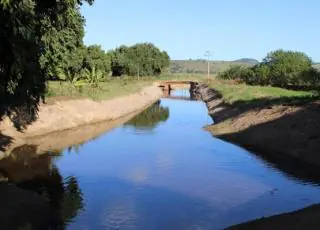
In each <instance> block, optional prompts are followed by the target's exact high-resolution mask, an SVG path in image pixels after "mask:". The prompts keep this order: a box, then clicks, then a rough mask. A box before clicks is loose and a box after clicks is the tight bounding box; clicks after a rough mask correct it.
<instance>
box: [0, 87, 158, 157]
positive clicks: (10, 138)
mask: <svg viewBox="0 0 320 230" xmlns="http://www.w3.org/2000/svg"><path fill="white" fill-rule="evenodd" d="M161 95H162V91H161V90H160V89H159V87H157V85H152V86H148V87H145V88H144V89H143V90H141V91H140V92H139V93H135V94H131V95H128V96H124V97H119V98H115V99H111V100H106V101H100V102H98V101H92V100H89V99H79V100H61V101H59V100H58V101H55V102H54V103H53V104H45V105H41V106H40V110H39V118H38V119H37V121H36V122H34V123H32V124H31V125H30V126H28V127H27V129H26V130H24V131H23V132H19V131H17V130H16V129H15V128H14V126H13V124H12V123H11V121H10V120H9V119H8V118H5V119H4V120H3V121H2V122H1V123H0V135H1V137H0V139H1V142H2V143H0V144H2V147H3V146H4V145H5V144H9V143H11V144H9V145H8V147H6V148H2V150H4V149H6V150H7V149H8V148H12V147H14V146H17V145H23V144H28V145H30V144H31V145H34V144H36V145H39V144H40V145H41V144H42V146H40V148H39V149H40V150H41V151H43V150H49V149H50V148H55V149H59V148H61V147H67V146H68V145H70V144H72V143H71V142H74V141H76V140H71V139H72V138H73V137H74V136H75V135H74V134H75V133H74V132H76V133H78V134H79V133H80V134H81V135H80V136H81V137H83V138H79V135H77V138H76V139H77V142H79V141H85V139H89V138H93V137H94V136H96V135H97V134H99V133H101V132H103V130H107V129H109V128H112V127H113V126H115V125H116V124H118V123H119V122H117V121H116V120H118V119H120V118H122V119H121V121H120V122H124V121H126V120H128V119H130V118H131V117H132V116H133V115H135V114H136V113H138V112H139V111H141V110H142V109H144V108H146V107H147V106H149V105H150V104H152V103H153V102H155V101H157V100H158V99H159V98H160V97H161ZM123 119H124V120H123ZM106 121H113V123H105V122H106ZM101 122H102V123H101ZM96 123H100V124H98V125H92V126H90V125H91V124H96ZM88 125H89V126H88ZM82 126H83V127H82ZM75 128H77V130H79V131H75V130H73V129H75ZM61 131H64V132H63V133H61ZM57 132H58V133H57ZM46 139H48V140H49V141H45V140H46ZM73 139H74V138H73ZM53 140H56V141H53ZM12 143H13V144H12ZM61 143H62V144H61ZM56 144H58V145H59V146H57V145H56ZM74 144H76V143H74ZM46 145H49V146H46ZM50 146H51V147H50ZM0 150H1V149H0ZM0 155H1V154H0Z"/></svg>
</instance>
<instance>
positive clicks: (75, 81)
mask: <svg viewBox="0 0 320 230" xmlns="http://www.w3.org/2000/svg"><path fill="white" fill-rule="evenodd" d="M57 76H58V78H59V79H60V80H62V81H69V82H70V83H71V85H72V86H73V87H75V88H76V89H77V90H78V91H79V90H80V89H81V87H82V86H84V85H86V84H87V80H86V79H83V78H82V77H81V75H80V74H76V73H73V72H72V71H70V70H63V69H58V71H57ZM60 82H61V81H60Z"/></svg>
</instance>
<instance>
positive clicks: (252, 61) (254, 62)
mask: <svg viewBox="0 0 320 230" xmlns="http://www.w3.org/2000/svg"><path fill="white" fill-rule="evenodd" d="M234 62H243V63H248V64H252V65H256V64H258V63H259V61H258V60H256V59H252V58H241V59H238V60H235V61H234Z"/></svg>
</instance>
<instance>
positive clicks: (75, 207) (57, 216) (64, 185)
mask: <svg viewBox="0 0 320 230" xmlns="http://www.w3.org/2000/svg"><path fill="white" fill-rule="evenodd" d="M20 153H21V154H20ZM57 154H61V151H55V152H50V153H46V154H41V155H39V156H37V155H36V146H30V145H29V146H28V145H26V146H22V147H19V148H18V149H15V150H14V151H13V153H12V155H10V157H8V158H5V159H3V160H1V161H0V171H1V172H3V173H2V174H3V175H5V176H6V177H7V180H8V182H11V183H14V184H15V185H16V186H17V187H18V188H20V189H23V190H24V191H32V192H33V193H34V194H38V195H40V197H42V198H44V200H46V201H47V202H48V203H49V207H50V209H52V211H53V213H54V215H53V216H51V218H52V220H51V222H54V226H55V229H56V228H57V229H64V228H65V226H66V225H67V224H68V223H70V222H71V221H72V219H73V218H75V217H76V216H77V215H78V214H79V212H80V211H81V210H82V209H83V207H84V204H83V198H82V196H83V194H82V192H81V190H80V188H79V185H78V181H77V179H76V178H75V177H67V178H65V179H64V178H63V177H62V176H61V174H60V172H59V170H58V168H57V167H56V166H55V165H54V164H53V163H52V160H53V159H54V157H55V156H57ZM12 199H15V197H14V196H13V197H12ZM19 208H20V207H16V209H17V210H16V211H15V210H13V212H14V214H15V215H17V216H15V219H20V218H21V220H23V221H25V219H26V217H25V213H23V212H22V213H21V212H20V211H19V210H18V209H19ZM2 211H5V210H1V206H0V213H2ZM43 211H44V212H45V211H47V210H43ZM26 212H28V210H26ZM17 213H19V214H17ZM53 219H54V220H53ZM23 221H21V222H23ZM51 225H52V223H50V226H51ZM0 228H1V224H0Z"/></svg>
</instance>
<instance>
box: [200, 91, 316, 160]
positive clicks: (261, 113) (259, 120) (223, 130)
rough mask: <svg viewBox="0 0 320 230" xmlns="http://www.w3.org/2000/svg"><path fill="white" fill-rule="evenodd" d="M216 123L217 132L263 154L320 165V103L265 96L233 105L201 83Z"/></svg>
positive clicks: (220, 136)
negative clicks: (285, 100)
mask: <svg viewBox="0 0 320 230" xmlns="http://www.w3.org/2000/svg"><path fill="white" fill-rule="evenodd" d="M199 92H200V94H201V96H202V98H203V100H204V101H205V102H206V104H207V106H208V110H209V114H210V115H211V116H212V118H213V119H214V121H215V124H214V125H212V126H210V127H208V130H209V131H211V132H212V133H213V134H214V135H215V136H217V137H219V138H222V139H225V140H228V141H231V142H234V143H236V144H239V145H241V146H244V147H247V148H250V149H252V150H255V151H257V152H260V153H261V154H274V155H277V156H279V157H283V156H291V157H293V158H295V159H298V160H300V161H304V162H307V163H311V164H314V165H317V166H320V153H319V151H320V131H319V130H320V103H319V102H312V103H311V102H309V103H307V102H301V101H296V102H294V101H293V102H292V101H291V102H290V103H287V104H286V103H280V101H279V100H278V99H268V98H267V99H263V100H255V101H251V102H248V103H247V102H241V103H234V104H232V105H229V104H227V103H224V101H223V98H222V96H221V95H220V94H219V93H218V92H217V91H215V90H214V89H210V88H209V87H208V86H206V85H201V86H200V87H199Z"/></svg>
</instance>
